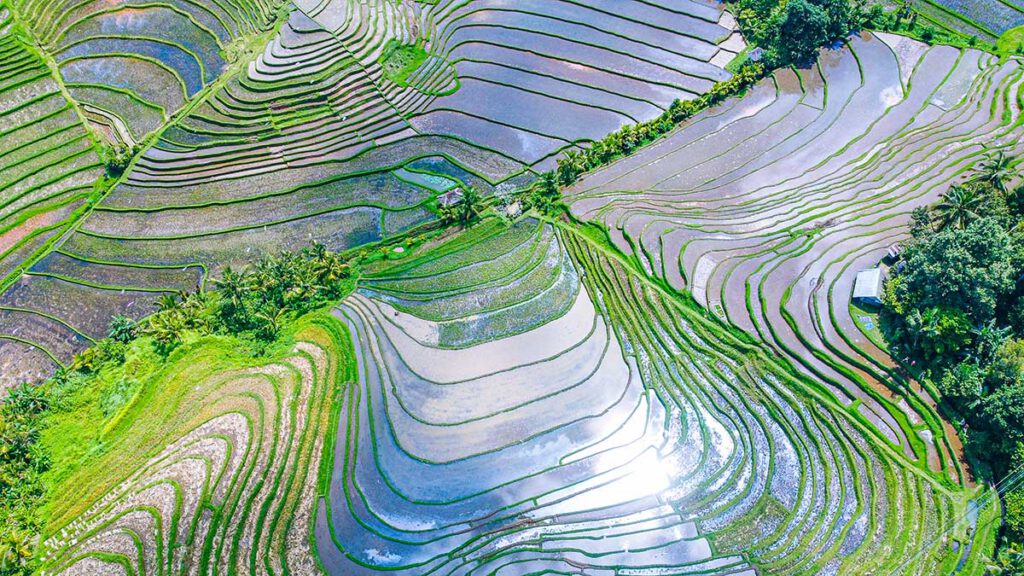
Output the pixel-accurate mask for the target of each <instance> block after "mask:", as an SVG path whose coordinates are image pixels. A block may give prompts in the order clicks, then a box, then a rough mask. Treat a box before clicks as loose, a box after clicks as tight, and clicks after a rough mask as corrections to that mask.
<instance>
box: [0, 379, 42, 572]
mask: <svg viewBox="0 0 1024 576" xmlns="http://www.w3.org/2000/svg"><path fill="white" fill-rule="evenodd" d="M48 408H49V402H48V400H47V398H46V395H45V393H44V392H43V391H42V390H41V389H39V388H38V387H35V386H27V385H22V386H19V387H17V388H15V389H13V390H11V391H10V392H9V393H8V395H7V398H6V399H4V401H3V403H2V404H0V575H2V576H27V575H28V574H32V572H33V569H34V568H35V564H34V562H33V551H34V550H35V547H36V545H37V544H38V542H39V533H40V531H41V528H42V520H41V518H40V515H39V510H38V501H39V499H40V498H41V497H42V494H43V486H42V482H41V480H40V475H41V474H42V473H43V472H45V471H46V470H47V468H48V466H49V459H48V458H47V456H46V454H45V452H43V451H42V450H41V449H40V448H39V445H38V439H39V427H40V420H41V419H42V417H43V415H44V414H45V413H46V411H47V409H48Z"/></svg>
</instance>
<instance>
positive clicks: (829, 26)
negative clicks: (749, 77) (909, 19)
mask: <svg viewBox="0 0 1024 576" xmlns="http://www.w3.org/2000/svg"><path fill="white" fill-rule="evenodd" d="M880 12H881V7H880V6H879V7H878V8H872V9H871V10H865V9H864V8H863V5H862V4H861V3H859V2H858V3H856V4H852V3H851V2H849V1H848V0H784V1H780V0H738V1H737V2H736V5H735V8H734V13H735V14H736V18H737V20H739V23H740V26H741V28H742V29H743V33H744V36H745V37H746V38H747V40H748V42H752V43H753V44H756V45H757V46H759V47H761V48H762V49H763V50H764V60H765V62H766V63H767V64H768V66H769V68H775V67H778V66H787V65H790V64H806V63H808V62H811V61H813V60H814V59H815V57H816V55H817V53H818V49H819V48H821V47H822V46H824V45H826V44H828V43H829V42H834V41H839V40H842V39H843V38H845V37H846V35H847V34H849V33H850V32H851V31H853V30H855V29H857V28H859V27H861V26H864V25H865V24H867V23H869V22H870V21H871V20H872V19H875V18H878V17H879V14H880Z"/></svg>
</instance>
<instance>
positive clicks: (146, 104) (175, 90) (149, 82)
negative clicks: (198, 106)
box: [11, 0, 280, 145]
mask: <svg viewBox="0 0 1024 576" xmlns="http://www.w3.org/2000/svg"><path fill="white" fill-rule="evenodd" d="M11 1H12V8H13V9H14V10H16V11H17V12H18V14H19V15H20V16H21V19H22V21H24V22H27V23H29V25H30V26H31V32H32V33H33V34H34V36H35V38H36V39H37V40H38V42H39V43H40V45H41V46H42V47H43V48H44V49H45V50H46V52H47V53H48V54H50V55H52V56H53V58H54V59H55V60H56V62H57V64H58V66H59V70H60V74H61V76H62V78H63V79H64V82H65V83H66V85H67V88H68V91H69V93H70V94H71V96H72V97H73V98H74V99H75V100H76V101H78V102H80V103H81V105H82V109H83V111H84V112H85V114H86V115H87V117H88V118H89V120H90V122H91V123H92V124H93V125H94V126H95V127H96V128H97V129H99V130H100V131H101V132H102V133H104V134H105V135H106V136H107V138H108V139H109V140H110V141H111V142H114V143H124V144H128V145H131V144H134V143H136V142H138V141H140V140H141V138H142V137H143V136H144V135H146V134H148V133H149V132H152V131H154V130H156V129H158V128H159V127H160V126H161V125H162V124H163V122H164V121H166V120H167V119H168V118H169V117H170V116H171V115H172V114H173V113H174V112H176V111H177V110H179V109H180V108H182V107H183V106H184V105H185V103H186V102H187V101H188V100H189V99H190V98H191V97H193V96H195V95H196V94H197V93H198V92H199V91H200V90H202V88H203V87H204V86H207V85H208V84H210V83H212V82H213V81H214V80H215V79H216V78H217V77H218V76H219V75H220V74H221V73H222V72H224V71H225V69H226V68H227V64H228V61H229V60H231V59H233V58H235V57H236V56H237V54H236V53H235V52H234V51H233V48H237V47H238V46H239V45H240V44H241V43H242V42H240V41H241V40H244V39H245V37H246V36H248V35H253V34H256V33H258V32H261V31H262V30H263V29H264V28H266V26H267V25H269V24H270V22H271V21H272V19H273V18H274V14H273V12H274V9H275V8H276V7H277V6H278V5H280V2H277V3H274V2H264V1H262V0H252V1H249V0H245V1H241V2H213V1H208V0H207V1H204V0H164V1H161V2H145V1H140V0H119V1H116V2H109V1H106V0H91V1H86V2H80V1H70V0H58V1H53V0H45V1H43V0H11Z"/></svg>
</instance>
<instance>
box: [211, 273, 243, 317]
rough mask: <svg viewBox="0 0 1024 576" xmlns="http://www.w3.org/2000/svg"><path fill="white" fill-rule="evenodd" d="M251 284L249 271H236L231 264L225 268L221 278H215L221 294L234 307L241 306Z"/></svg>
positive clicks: (214, 282) (215, 284)
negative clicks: (246, 290)
mask: <svg viewBox="0 0 1024 576" xmlns="http://www.w3.org/2000/svg"><path fill="white" fill-rule="evenodd" d="M248 284H249V278H248V272H246V271H244V270H243V271H242V272H241V273H238V272H235V271H234V270H232V269H231V267H230V266H228V267H226V268H224V272H223V273H222V274H221V277H220V278H215V279H214V280H213V285H214V286H216V287H217V289H218V290H219V291H220V293H221V295H222V296H223V297H224V298H225V299H226V300H227V301H228V302H230V303H231V305H232V306H234V307H236V308H237V307H240V306H241V305H242V301H243V299H244V298H245V289H246V287H247V286H248Z"/></svg>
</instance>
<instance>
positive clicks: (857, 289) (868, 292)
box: [853, 268, 885, 306]
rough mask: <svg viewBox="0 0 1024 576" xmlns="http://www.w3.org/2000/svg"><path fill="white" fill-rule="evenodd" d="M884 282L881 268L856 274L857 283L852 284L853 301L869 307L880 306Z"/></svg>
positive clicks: (869, 269)
mask: <svg viewBox="0 0 1024 576" xmlns="http://www.w3.org/2000/svg"><path fill="white" fill-rule="evenodd" d="M884 281H885V277H884V276H883V275H882V269H881V268H868V269H867V270H861V271H860V272H857V281H856V282H854V284H853V301H854V302H858V303H861V304H867V305H869V306H881V305H882V283H883V282H884Z"/></svg>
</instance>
